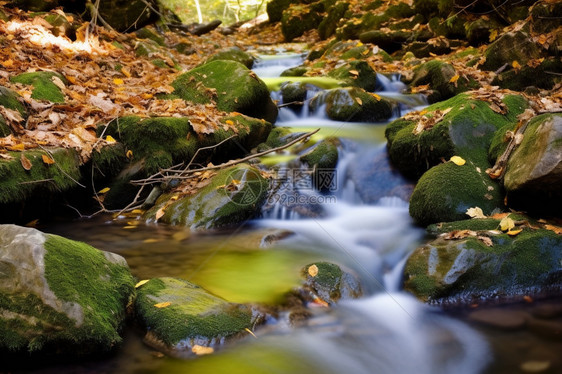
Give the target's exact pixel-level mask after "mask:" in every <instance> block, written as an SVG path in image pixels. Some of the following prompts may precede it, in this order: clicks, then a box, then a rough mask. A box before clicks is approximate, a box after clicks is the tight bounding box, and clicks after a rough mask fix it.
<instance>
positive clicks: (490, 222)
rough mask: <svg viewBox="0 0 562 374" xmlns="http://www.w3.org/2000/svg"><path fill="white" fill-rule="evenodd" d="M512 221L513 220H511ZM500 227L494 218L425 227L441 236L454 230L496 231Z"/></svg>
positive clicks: (498, 221) (429, 231) (431, 232)
mask: <svg viewBox="0 0 562 374" xmlns="http://www.w3.org/2000/svg"><path fill="white" fill-rule="evenodd" d="M512 219H513V218H512ZM499 225H500V220H499V219H494V218H475V219H465V220H462V221H454V222H441V223H436V224H433V225H429V226H428V227H427V232H428V233H430V234H433V235H436V234H442V233H446V232H451V231H456V230H472V231H482V230H497V229H498V228H499Z"/></svg>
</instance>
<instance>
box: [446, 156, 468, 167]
mask: <svg viewBox="0 0 562 374" xmlns="http://www.w3.org/2000/svg"><path fill="white" fill-rule="evenodd" d="M449 161H451V162H453V163H454V164H455V165H459V166H463V165H464V164H466V160H465V159H464V158H462V157H459V156H453V157H451V159H450V160H449Z"/></svg>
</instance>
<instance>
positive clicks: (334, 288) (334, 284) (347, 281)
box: [299, 262, 363, 305]
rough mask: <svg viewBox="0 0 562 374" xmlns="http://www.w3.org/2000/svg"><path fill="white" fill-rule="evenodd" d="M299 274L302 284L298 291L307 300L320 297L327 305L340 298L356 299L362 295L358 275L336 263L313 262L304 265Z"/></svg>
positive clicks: (335, 302)
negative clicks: (302, 279) (302, 280)
mask: <svg viewBox="0 0 562 374" xmlns="http://www.w3.org/2000/svg"><path fill="white" fill-rule="evenodd" d="M301 276H302V277H303V278H304V284H303V285H302V286H301V288H300V289H299V292H300V294H301V295H302V297H303V298H304V299H305V300H308V301H316V300H315V299H316V298H320V300H322V301H324V302H326V303H328V304H329V305H334V304H337V303H338V301H340V300H345V299H357V298H359V297H361V296H362V295H363V291H362V289H361V284H360V283H359V279H358V277H357V276H356V275H354V274H352V273H351V272H350V271H349V270H344V269H343V268H342V267H341V266H339V265H337V264H333V263H330V262H315V263H313V264H309V265H306V266H305V267H304V268H303V269H302V272H301Z"/></svg>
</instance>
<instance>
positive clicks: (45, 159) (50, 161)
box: [41, 154, 55, 165]
mask: <svg viewBox="0 0 562 374" xmlns="http://www.w3.org/2000/svg"><path fill="white" fill-rule="evenodd" d="M41 158H42V159H43V162H44V163H45V164H47V165H52V164H54V163H55V160H53V159H52V158H51V156H49V155H45V154H43V155H41Z"/></svg>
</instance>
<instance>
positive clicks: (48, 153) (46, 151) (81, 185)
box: [39, 145, 86, 188]
mask: <svg viewBox="0 0 562 374" xmlns="http://www.w3.org/2000/svg"><path fill="white" fill-rule="evenodd" d="M39 147H40V148H41V149H42V150H43V151H45V153H47V155H48V156H49V157H50V158H52V159H53V160H54V159H55V157H54V156H53V153H52V152H51V151H49V150H48V149H46V148H44V147H43V146H41V145H40V146H39ZM54 165H55V166H56V167H57V169H59V170H60V172H61V173H63V174H64V175H66V176H67V177H68V178H70V180H71V181H73V182H74V183H76V184H77V185H79V186H80V187H82V188H86V186H84V185H83V184H82V183H80V182H78V181H77V180H76V179H74V178H72V177H71V176H70V175H69V174H68V173H67V172H66V171H64V170H63V169H62V168H61V167H60V166H59V164H58V163H56V162H55V163H54Z"/></svg>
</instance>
